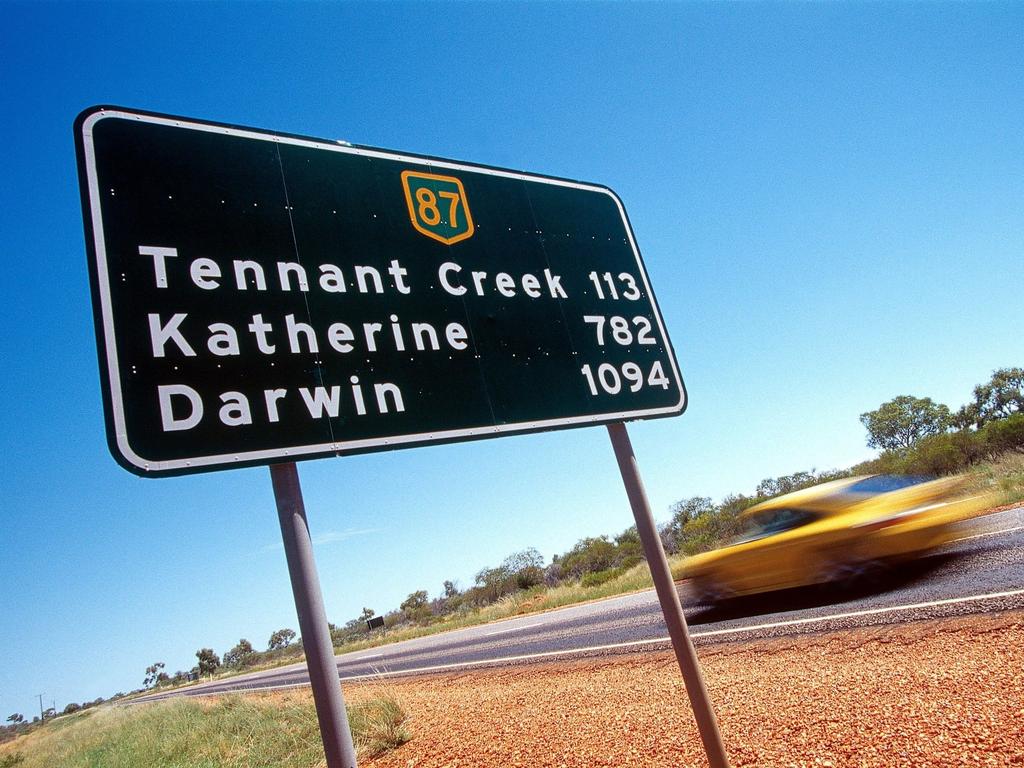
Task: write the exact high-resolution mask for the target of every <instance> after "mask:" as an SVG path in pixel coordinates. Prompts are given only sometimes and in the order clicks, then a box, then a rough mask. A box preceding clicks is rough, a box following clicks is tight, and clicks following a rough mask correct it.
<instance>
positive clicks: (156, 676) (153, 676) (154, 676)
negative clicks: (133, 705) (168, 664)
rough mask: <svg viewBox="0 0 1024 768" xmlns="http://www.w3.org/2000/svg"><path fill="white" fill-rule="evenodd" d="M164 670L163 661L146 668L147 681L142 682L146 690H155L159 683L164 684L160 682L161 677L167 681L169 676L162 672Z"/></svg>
mask: <svg viewBox="0 0 1024 768" xmlns="http://www.w3.org/2000/svg"><path fill="white" fill-rule="evenodd" d="M163 668H164V663H163V662H162V661H158V662H156V663H155V664H152V665H151V666H148V667H146V679H145V680H143V681H142V685H143V686H145V687H146V688H153V687H155V686H156V684H157V683H158V682H162V681H161V680H160V678H161V676H162V677H163V679H164V680H167V679H168V678H167V675H165V674H164V673H163V672H162V671H161V670H162V669H163Z"/></svg>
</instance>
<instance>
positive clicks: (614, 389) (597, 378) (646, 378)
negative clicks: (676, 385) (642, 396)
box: [580, 360, 670, 396]
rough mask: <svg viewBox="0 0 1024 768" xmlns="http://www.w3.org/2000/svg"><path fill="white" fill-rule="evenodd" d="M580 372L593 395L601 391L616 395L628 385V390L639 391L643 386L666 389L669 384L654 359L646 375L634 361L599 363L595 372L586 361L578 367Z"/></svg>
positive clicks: (658, 362)
mask: <svg viewBox="0 0 1024 768" xmlns="http://www.w3.org/2000/svg"><path fill="white" fill-rule="evenodd" d="M580 373H582V374H583V378H585V379H586V380H587V386H588V387H590V394H591V395H595V396H596V395H599V394H600V393H601V392H605V393H607V394H609V395H617V394H619V392H621V391H622V388H623V386H626V387H628V388H629V391H630V392H639V391H640V390H641V389H643V388H644V387H645V386H648V387H661V388H662V389H668V388H669V384H670V382H669V380H668V377H667V376H666V375H665V369H664V368H663V367H662V365H661V361H660V360H655V361H654V363H653V364H652V365H651V370H650V371H648V373H647V374H646V375H644V371H643V369H642V368H641V367H640V366H639V365H637V364H636V363H623V364H622V365H619V366H615V365H612V364H611V363H601V364H600V365H599V366H597V371H596V373H595V371H594V370H593V369H592V368H591V366H590V364H589V363H588V364H587V365H584V366H583V367H582V368H581V369H580Z"/></svg>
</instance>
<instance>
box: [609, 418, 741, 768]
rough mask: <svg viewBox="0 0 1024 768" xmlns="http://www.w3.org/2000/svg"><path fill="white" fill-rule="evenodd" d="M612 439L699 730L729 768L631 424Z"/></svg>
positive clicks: (613, 429) (716, 765)
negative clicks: (632, 438)
mask: <svg viewBox="0 0 1024 768" xmlns="http://www.w3.org/2000/svg"><path fill="white" fill-rule="evenodd" d="M608 436H609V437H610V438H611V441H612V449H613V450H614V451H615V460H616V461H617V462H618V465H619V472H620V473H621V474H622V482H623V484H624V485H625V486H626V495H627V496H628V497H629V505H630V506H631V507H632V508H633V517H634V518H635V519H636V530H637V533H639V534H640V541H641V543H642V544H643V547H644V555H646V557H647V565H648V566H649V567H650V569H651V578H652V579H654V589H655V591H656V592H657V593H658V602H660V603H661V612H662V613H663V614H664V616H665V624H666V625H667V626H668V634H669V637H670V638H671V639H672V649H673V650H674V651H675V654H676V660H677V661H678V662H679V669H680V671H681V672H682V673H683V682H684V683H685V685H686V695H687V696H689V698H690V705H691V706H692V707H693V714H694V717H695V718H696V720H697V730H698V731H699V733H700V739H701V741H702V742H703V743H704V751H705V752H706V753H707V756H708V763H709V765H710V766H711V768H729V758H728V756H727V755H726V754H725V745H724V744H723V743H722V734H721V732H720V731H719V729H718V721H717V720H716V719H715V711H714V709H713V708H712V706H711V699H710V698H708V691H707V688H706V687H705V685H704V677H703V675H702V674H701V671H700V662H699V661H698V660H697V652H696V651H695V650H694V648H693V642H692V641H691V640H690V632H689V630H688V629H687V627H686V617H685V616H684V615H683V606H682V604H680V602H679V593H678V592H676V585H675V581H674V580H673V579H672V569H671V568H669V565H668V558H667V557H666V556H665V548H664V546H662V543H661V537H660V536H659V535H658V528H657V526H656V525H655V523H654V516H653V515H652V514H651V505H650V502H648V501H647V493H646V491H645V490H644V483H643V480H641V479H640V470H639V469H638V468H637V464H636V456H635V455H634V454H633V446H632V444H631V443H630V440H629V433H628V432H627V431H626V425H625V424H623V423H619V424H609V425H608Z"/></svg>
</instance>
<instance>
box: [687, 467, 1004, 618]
mask: <svg viewBox="0 0 1024 768" xmlns="http://www.w3.org/2000/svg"><path fill="white" fill-rule="evenodd" d="M992 504H994V499H993V498H992V497H991V496H990V495H989V494H977V493H971V492H970V491H969V489H968V488H967V482H966V479H965V478H964V477H963V476H956V477H946V478H941V479H938V480H935V479H931V478H928V477H920V476H909V475H870V476H866V477H851V478H845V479H843V480H834V481H832V482H828V483H823V484H821V485H817V486H814V487H812V488H805V489H803V490H800V491H795V492H793V493H787V494H785V495H784V496H777V497H776V498H774V499H769V500H768V501H765V502H762V503H761V504H757V505H756V506H753V507H751V508H750V509H748V510H746V511H744V512H743V514H742V520H743V532H742V533H741V535H740V536H738V537H737V538H736V539H735V540H734V541H733V542H732V543H731V544H729V545H727V546H725V547H723V548H721V549H717V550H714V551H711V552H704V553H702V554H699V555H694V556H693V557H691V558H689V559H688V560H687V561H686V562H685V564H684V573H685V577H687V578H689V579H690V584H691V589H692V592H693V595H694V596H695V597H696V598H697V599H698V600H699V601H700V602H703V603H706V604H713V603H716V602H719V601H721V600H724V599H726V598H730V597H736V596H740V595H750V594H755V593H758V592H768V591H771V590H777V589H788V588H791V587H803V586H808V585H812V584H824V583H829V582H840V583H844V584H847V585H850V584H854V583H857V582H858V581H861V580H863V579H864V578H865V577H866V576H867V575H869V574H873V573H878V572H880V571H881V570H883V569H884V568H885V567H888V566H891V565H893V564H895V563H899V562H902V561H906V560H910V559H913V558H916V557H920V556H922V555H924V554H926V553H928V552H929V551H931V550H933V549H935V548H937V547H941V546H942V545H943V544H947V543H949V542H950V541H951V540H952V539H953V538H955V537H956V536H957V531H956V528H955V527H954V525H955V524H956V523H959V522H961V521H963V520H966V519H969V518H971V517H975V516H976V515H978V514H979V513H981V512H983V511H985V510H986V509H988V508H990V507H991V506H992Z"/></svg>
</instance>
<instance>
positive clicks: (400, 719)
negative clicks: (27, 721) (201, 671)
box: [0, 692, 409, 768]
mask: <svg viewBox="0 0 1024 768" xmlns="http://www.w3.org/2000/svg"><path fill="white" fill-rule="evenodd" d="M349 721H350V723H351V726H352V733H353V738H354V739H355V742H356V747H357V749H358V752H359V757H360V759H366V758H369V757H373V756H376V755H379V754H383V753H384V752H387V751H388V750H390V749H394V748H395V747H397V746H399V745H401V744H403V743H405V742H406V741H408V740H409V733H408V731H407V730H406V727H405V722H406V715H405V712H404V711H403V709H402V707H401V706H400V705H399V703H398V702H397V700H395V698H394V697H393V696H391V695H390V694H387V693H385V694H383V695H380V696H378V698H375V699H373V700H370V701H367V702H365V703H360V704H357V705H355V706H350V707H349ZM322 765H323V747H322V746H321V742H320V731H319V728H318V726H317V720H316V712H315V710H314V709H313V702H312V699H311V698H310V696H309V694H308V692H305V693H286V694H274V695H258V696H244V697H243V696H226V697H222V698H218V699H203V700H199V699H178V700H174V701H168V702H159V703H155V704H146V705H141V706H126V705H120V706H106V707H99V708H96V709H91V710H87V711H86V712H83V713H81V714H76V715H68V716H65V717H60V718H57V719H56V720H54V721H52V722H51V723H48V724H47V725H46V726H44V727H42V728H39V729H37V730H36V731H34V732H32V733H31V734H29V735H28V736H25V737H22V738H20V739H17V740H16V741H14V742H10V743H8V744H5V745H3V746H0V766H2V767H3V768H14V766H17V768H44V766H45V768H53V767H55V766H60V767H61V768H140V767H141V766H146V767H147V768H150V767H152V768H315V767H316V766H322Z"/></svg>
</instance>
